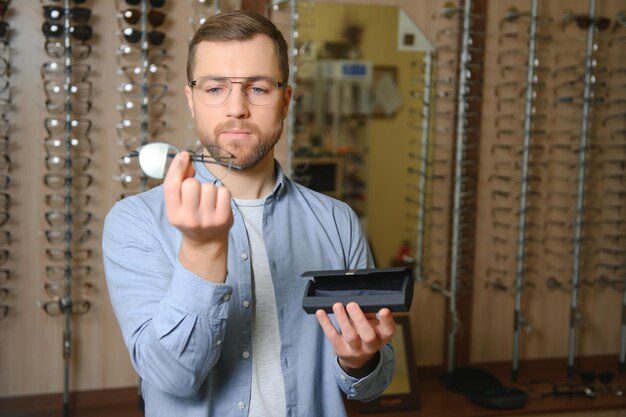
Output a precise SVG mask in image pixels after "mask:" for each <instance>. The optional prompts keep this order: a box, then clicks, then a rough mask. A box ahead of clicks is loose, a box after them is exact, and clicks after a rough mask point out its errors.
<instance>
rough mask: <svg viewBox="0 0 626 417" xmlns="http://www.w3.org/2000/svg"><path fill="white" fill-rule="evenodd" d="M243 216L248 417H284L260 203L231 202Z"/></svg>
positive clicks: (272, 303)
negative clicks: (248, 284) (248, 309)
mask: <svg viewBox="0 0 626 417" xmlns="http://www.w3.org/2000/svg"><path fill="white" fill-rule="evenodd" d="M234 201H235V204H236V205H237V207H238V208H239V212H240V213H241V216H242V217H243V220H244V223H245V225H246V230H247V231H248V240H249V241H250V252H251V259H252V293H253V299H252V307H253V308H254V310H253V313H252V392H251V396H250V413H249V414H248V416H249V417H284V416H285V409H286V405H285V383H284V381H283V374H282V369H281V366H280V332H279V329H278V316H277V313H276V296H275V294H274V284H273V282H272V276H271V274H270V268H269V262H268V260H267V252H266V251H265V242H264V240H263V204H264V203H265V198H262V199H258V200H242V199H234Z"/></svg>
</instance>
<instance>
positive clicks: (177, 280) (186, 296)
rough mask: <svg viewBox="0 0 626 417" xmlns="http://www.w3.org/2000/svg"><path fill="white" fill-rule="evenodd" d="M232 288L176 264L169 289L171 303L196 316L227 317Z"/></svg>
mask: <svg viewBox="0 0 626 417" xmlns="http://www.w3.org/2000/svg"><path fill="white" fill-rule="evenodd" d="M232 292H233V288H232V286H230V285H229V284H216V283H214V282H210V281H207V280H205V279H202V278H200V277H199V276H197V275H195V274H193V273H192V272H190V271H189V270H188V269H186V268H185V267H183V266H182V265H181V264H180V263H178V262H177V263H176V265H175V267H174V274H173V277H172V282H171V284H170V288H169V296H170V298H171V300H172V303H173V304H175V305H178V306H181V307H183V310H185V311H189V312H191V313H193V314H196V315H198V316H204V317H208V316H213V317H214V318H217V319H226V318H227V317H228V301H229V300H230V297H231V295H232Z"/></svg>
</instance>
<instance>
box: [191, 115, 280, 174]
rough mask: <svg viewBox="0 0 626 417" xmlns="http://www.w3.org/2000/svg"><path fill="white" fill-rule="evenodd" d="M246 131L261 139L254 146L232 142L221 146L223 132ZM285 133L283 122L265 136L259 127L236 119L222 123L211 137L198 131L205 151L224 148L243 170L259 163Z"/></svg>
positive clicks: (234, 162)
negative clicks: (231, 130)
mask: <svg viewBox="0 0 626 417" xmlns="http://www.w3.org/2000/svg"><path fill="white" fill-rule="evenodd" d="M232 128H238V129H246V130H248V131H250V132H251V133H252V134H253V135H255V136H256V137H257V138H259V140H258V142H256V143H254V144H249V143H244V142H240V141H237V142H231V143H228V144H225V145H223V144H220V143H219V136H220V134H221V133H222V132H224V131H226V130H228V129H232ZM282 133H283V120H282V119H281V120H280V124H279V125H278V126H276V128H275V129H274V130H272V131H270V132H268V133H266V134H263V133H262V132H261V130H260V129H259V127H258V126H257V125H255V124H252V123H248V122H246V121H243V120H239V119H234V120H229V121H227V122H224V123H220V124H219V125H217V126H216V127H215V129H214V130H213V135H212V136H211V135H209V134H207V133H206V132H199V131H197V134H198V137H199V138H200V142H201V143H202V145H204V147H205V149H207V150H208V151H209V153H211V152H210V149H211V148H212V147H218V148H222V149H224V150H226V151H228V152H230V153H231V154H232V155H234V156H235V158H234V160H233V161H232V162H233V164H235V165H237V166H239V167H240V168H241V169H247V168H252V167H253V166H255V165H256V164H257V163H258V162H259V161H261V160H262V159H263V158H265V156H267V154H268V153H269V152H270V151H271V150H272V149H273V148H274V146H276V144H277V143H278V141H279V140H280V136H281V135H282Z"/></svg>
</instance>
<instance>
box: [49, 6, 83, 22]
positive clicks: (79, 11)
mask: <svg viewBox="0 0 626 417" xmlns="http://www.w3.org/2000/svg"><path fill="white" fill-rule="evenodd" d="M42 7H43V16H44V17H45V18H46V19H48V20H52V21H54V22H55V23H56V22H59V21H62V20H63V17H64V16H65V8H64V7H61V6H50V5H47V6H42ZM89 17H91V9H88V8H86V7H73V8H71V9H69V18H70V20H72V21H73V22H76V23H82V24H85V23H87V22H88V21H89Z"/></svg>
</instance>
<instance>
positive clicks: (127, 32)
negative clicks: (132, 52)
mask: <svg viewBox="0 0 626 417" xmlns="http://www.w3.org/2000/svg"><path fill="white" fill-rule="evenodd" d="M143 33H144V32H142V31H141V30H138V29H135V28H132V27H125V28H123V29H122V35H123V36H124V39H126V42H130V43H138V42H139V41H141V36H142V34H143ZM146 36H147V40H148V43H150V44H151V45H154V46H159V45H161V44H163V41H165V32H159V31H156V30H151V31H150V32H146Z"/></svg>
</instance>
